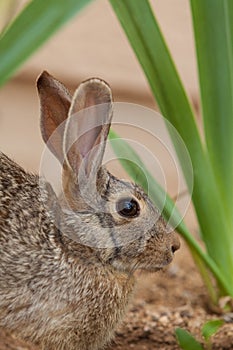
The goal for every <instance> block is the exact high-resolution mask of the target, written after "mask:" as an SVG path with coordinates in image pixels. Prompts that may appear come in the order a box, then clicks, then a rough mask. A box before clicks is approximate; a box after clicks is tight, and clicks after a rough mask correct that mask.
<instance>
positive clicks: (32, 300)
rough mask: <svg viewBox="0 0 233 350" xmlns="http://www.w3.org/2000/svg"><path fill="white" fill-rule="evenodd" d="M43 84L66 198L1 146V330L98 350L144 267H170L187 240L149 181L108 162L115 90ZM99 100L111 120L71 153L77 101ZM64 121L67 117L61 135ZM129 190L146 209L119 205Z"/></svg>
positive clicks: (51, 347) (60, 349)
mask: <svg viewBox="0 0 233 350" xmlns="http://www.w3.org/2000/svg"><path fill="white" fill-rule="evenodd" d="M38 86H39V92H40V99H41V111H42V119H41V129H42V135H43V138H44V140H45V142H47V144H48V145H49V147H50V149H51V151H52V152H53V153H54V154H55V155H56V157H57V158H58V159H59V160H60V162H61V163H62V164H63V186H64V187H63V190H64V191H63V195H61V196H60V197H59V198H57V196H56V195H55V193H54V191H53V189H52V187H51V186H50V185H49V184H47V183H46V182H39V177H38V176H35V175H31V174H28V173H26V172H25V171H24V170H23V169H22V168H21V167H19V166H18V165H17V164H15V163H14V162H13V161H12V160H10V159H9V158H8V157H7V156H5V155H4V154H2V153H0V327H1V328H2V329H5V330H7V331H9V332H13V333H14V334H16V335H17V336H19V337H20V338H22V339H24V340H26V341H30V342H32V343H34V344H35V345H37V346H38V347H39V348H40V349H44V350H45V349H46V350H78V349H80V350H97V349H101V348H103V346H104V345H105V344H107V343H108V342H109V341H110V339H111V338H112V336H113V333H114V330H115V328H116V327H117V325H118V324H119V322H120V321H121V320H122V318H123V316H124V313H125V310H126V308H127V305H128V303H129V300H130V297H131V295H132V293H133V287H134V283H135V281H134V277H133V272H134V271H135V269H138V268H139V269H144V270H149V271H157V270H158V269H160V268H162V267H163V266H165V265H167V264H168V263H170V262H171V261H172V257H173V253H174V251H175V250H177V249H178V248H179V240H178V238H177V236H176V234H175V233H167V230H166V224H165V222H164V220H163V219H162V217H161V216H160V215H159V212H158V210H157V209H156V208H155V207H154V206H153V204H152V203H151V201H150V200H149V198H148V197H147V196H146V194H145V193H144V192H143V191H142V189H141V188H140V187H138V186H136V185H135V184H132V183H127V182H124V181H121V180H118V179H116V178H115V177H114V176H113V175H111V174H110V173H109V172H108V171H107V170H106V169H105V168H104V167H101V161H102V157H103V153H104V148H105V144H104V143H105V142H103V141H106V138H107V135H108V130H109V126H110V123H111V92H110V88H109V87H108V86H107V85H106V84H105V83H104V82H103V81H101V80H97V79H91V80H89V81H87V82H85V83H84V84H83V85H82V86H81V87H80V88H79V90H78V91H77V92H76V94H75V97H74V98H73V100H71V97H70V95H69V93H68V92H67V90H66V89H65V88H64V87H63V85H62V84H61V83H59V82H57V81H56V80H55V79H54V78H52V77H51V76H50V75H49V74H48V73H43V75H42V76H41V78H40V79H39V82H38ZM86 94H87V95H88V96H87V98H86V99H85V97H86ZM96 96H97V97H96ZM99 103H106V109H104V112H106V116H105V119H104V124H103V126H98V127H96V128H95V129H94V131H93V130H92V131H91V132H89V133H87V134H85V135H84V136H81V138H80V139H79V140H78V141H77V142H75V144H73V145H72V149H70V150H69V151H68V154H67V155H64V154H63V152H64V151H63V146H62V144H61V143H62V142H63V140H64V139H65V138H67V137H69V133H70V132H71V131H69V123H70V121H69V120H70V119H67V117H68V114H69V113H70V108H71V109H72V108H73V110H75V111H76V110H77V108H78V109H80V108H83V107H82V106H84V107H90V104H91V105H93V104H94V106H95V105H96V104H99ZM80 106H81V107H80ZM85 118H86V116H85ZM67 120H68V121H67ZM85 120H86V119H81V123H84V124H85ZM61 122H65V123H66V124H65V125H64V127H62V128H60V129H59V130H58V132H57V131H56V129H57V127H58V126H59V125H60V124H61ZM81 127H82V125H81ZM54 131H55V135H56V137H55V138H50V136H51V134H52V133H53V132H54ZM56 132H57V133H56ZM67 135H68V136H67ZM94 147H95V148H94ZM86 149H89V150H90V149H91V150H94V151H93V152H92V154H91V155H90V154H89V153H88V152H86V153H85V150H86ZM84 153H85V154H84ZM82 157H83V158H85V159H84V166H85V174H86V176H87V181H88V185H89V187H88V189H85V184H84V191H83V192H82V191H81V188H80V182H78V180H77V179H78V175H79V173H80V168H81V164H82V161H83V159H82ZM81 180H82V179H81ZM88 195H90V198H91V202H93V207H92V206H91V205H90V201H89V200H90V198H89V197H88ZM119 196H127V197H130V198H134V199H135V200H136V201H137V202H138V203H139V204H140V215H139V216H138V217H135V218H133V219H132V218H125V217H122V216H121V215H119V213H117V212H116V210H114V208H115V203H116V201H117V200H118V198H119ZM96 206H100V208H102V209H103V210H100V211H98V210H96ZM98 208H99V207H98ZM90 243H91V244H90Z"/></svg>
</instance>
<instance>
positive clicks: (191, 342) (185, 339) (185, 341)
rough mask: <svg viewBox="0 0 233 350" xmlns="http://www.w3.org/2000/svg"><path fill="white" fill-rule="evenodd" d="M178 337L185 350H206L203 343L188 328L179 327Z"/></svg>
mask: <svg viewBox="0 0 233 350" xmlns="http://www.w3.org/2000/svg"><path fill="white" fill-rule="evenodd" d="M175 333H176V337H177V340H178V343H179V345H180V347H181V349H183V350H204V348H203V347H202V345H201V344H200V343H199V342H198V341H197V340H196V339H195V338H194V337H193V336H192V335H191V334H190V333H189V332H187V331H186V330H184V329H182V328H177V329H176V331H175Z"/></svg>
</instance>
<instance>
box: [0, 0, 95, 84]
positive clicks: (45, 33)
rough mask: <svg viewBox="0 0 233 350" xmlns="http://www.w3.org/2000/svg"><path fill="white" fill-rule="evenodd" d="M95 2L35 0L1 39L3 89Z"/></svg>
mask: <svg viewBox="0 0 233 350" xmlns="http://www.w3.org/2000/svg"><path fill="white" fill-rule="evenodd" d="M90 1H91V0H45V1H41V0H33V1H31V2H29V3H28V5H27V6H26V7H25V8H24V9H23V11H22V12H21V13H20V15H19V16H18V17H16V19H15V20H14V21H13V23H12V24H11V25H10V26H9V27H8V28H7V30H6V31H5V32H4V33H3V34H2V35H1V37H0V86H1V85H2V84H3V83H4V82H6V80H7V79H9V77H10V76H11V75H12V74H13V73H14V72H15V70H16V69H17V68H18V67H19V66H20V65H21V64H22V63H23V62H24V61H25V60H26V59H27V58H28V57H29V56H30V55H31V54H32V53H33V52H34V51H35V50H36V49H38V48H39V47H40V46H41V45H42V44H43V43H44V42H45V41H46V40H47V39H48V38H49V37H50V36H51V35H52V34H53V33H54V32H55V31H57V30H58V29H59V28H60V27H61V26H62V25H63V24H64V23H65V22H67V21H68V20H69V19H70V18H72V17H73V16H74V15H75V14H76V13H77V12H78V11H80V10H81V9H82V8H83V7H84V6H85V5H86V4H88V3H89V2H90Z"/></svg>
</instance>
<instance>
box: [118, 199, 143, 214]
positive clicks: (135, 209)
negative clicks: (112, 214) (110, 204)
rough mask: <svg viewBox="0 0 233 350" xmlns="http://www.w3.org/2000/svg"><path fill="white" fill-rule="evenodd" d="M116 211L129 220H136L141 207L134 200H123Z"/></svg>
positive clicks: (119, 202)
mask: <svg viewBox="0 0 233 350" xmlns="http://www.w3.org/2000/svg"><path fill="white" fill-rule="evenodd" d="M116 209H117V212H118V214H120V215H121V216H124V217H128V218H134V217H136V216H138V215H139V212H140V207H139V204H138V202H137V201H136V200H135V199H133V198H123V199H120V200H119V201H118V202H117V205H116Z"/></svg>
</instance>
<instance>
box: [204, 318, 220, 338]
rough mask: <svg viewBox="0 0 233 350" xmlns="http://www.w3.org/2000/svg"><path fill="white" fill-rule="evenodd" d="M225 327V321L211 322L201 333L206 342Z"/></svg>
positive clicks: (206, 324)
mask: <svg viewBox="0 0 233 350" xmlns="http://www.w3.org/2000/svg"><path fill="white" fill-rule="evenodd" d="M223 325H224V321H223V320H211V321H208V322H206V323H205V324H204V326H203V327H202V330H201V333H202V335H203V337H204V338H205V340H206V341H208V340H209V339H210V337H212V335H214V334H215V333H216V332H217V331H218V330H219V329H220V328H221V327H222V326H223Z"/></svg>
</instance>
